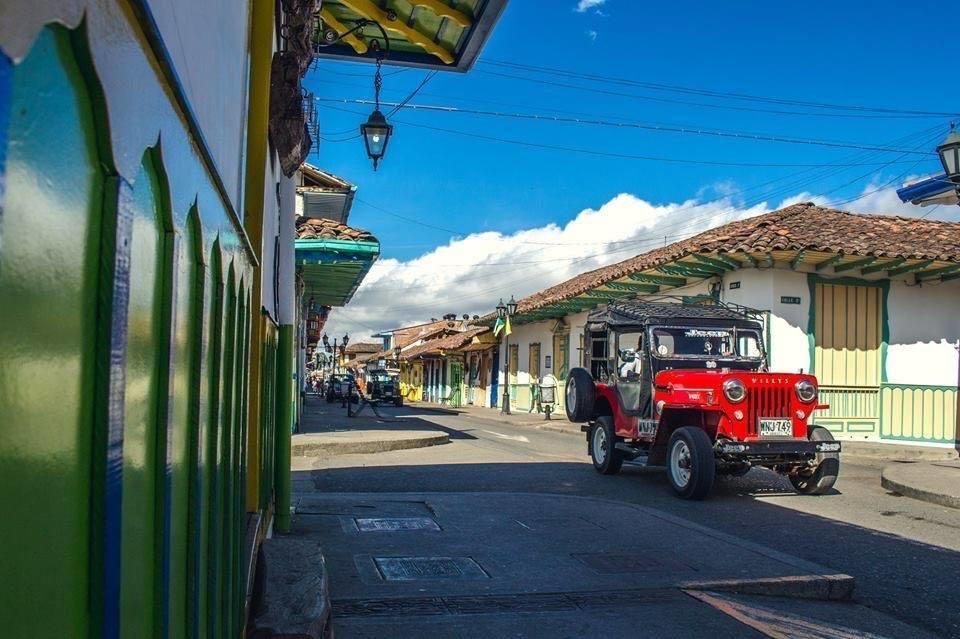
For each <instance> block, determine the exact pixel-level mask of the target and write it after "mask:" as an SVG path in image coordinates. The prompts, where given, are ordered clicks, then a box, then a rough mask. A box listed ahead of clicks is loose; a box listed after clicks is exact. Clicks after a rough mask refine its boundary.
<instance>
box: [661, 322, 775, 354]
mask: <svg viewBox="0 0 960 639" xmlns="http://www.w3.org/2000/svg"><path fill="white" fill-rule="evenodd" d="M650 338H651V341H650V353H651V354H652V355H654V356H655V357H659V358H661V359H673V358H679V359H744V360H759V359H762V358H763V350H762V348H761V346H760V344H761V342H760V339H761V338H760V332H759V331H756V330H753V329H749V328H737V327H731V328H724V327H717V326H709V327H706V326H656V327H654V328H651V329H650Z"/></svg>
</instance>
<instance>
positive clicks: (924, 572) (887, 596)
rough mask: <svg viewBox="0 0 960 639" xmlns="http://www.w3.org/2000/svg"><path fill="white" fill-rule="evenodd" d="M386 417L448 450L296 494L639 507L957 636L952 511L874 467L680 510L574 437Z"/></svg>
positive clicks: (734, 492) (726, 490)
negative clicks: (814, 489) (905, 489)
mask: <svg viewBox="0 0 960 639" xmlns="http://www.w3.org/2000/svg"><path fill="white" fill-rule="evenodd" d="M389 412H390V414H391V415H392V416H394V417H395V418H396V419H399V420H402V421H403V422H404V423H405V424H408V427H409V428H413V429H442V430H446V431H447V432H448V433H449V434H450V438H451V443H450V444H448V445H444V446H436V447H432V448H426V449H418V450H405V451H396V452H390V453H379V454H375V455H342V456H339V457H332V458H326V459H322V460H318V461H317V462H316V463H314V464H313V469H312V470H309V471H306V470H301V471H299V472H296V473H295V476H294V479H295V485H298V486H299V487H300V489H301V490H302V491H306V492H311V493H314V494H321V495H322V494H332V493H397V492H404V493H445V492H449V493H545V494H555V495H571V496H578V497H589V498H600V499H605V500H614V501H620V502H624V503H628V504H637V505H642V506H644V507H648V508H653V509H657V510H658V511H662V512H664V513H667V514H669V515H673V516H676V517H680V518H683V519H685V520H687V521H689V522H693V523H695V524H700V525H703V526H707V527H709V528H712V529H716V530H719V531H721V532H723V533H726V534H729V535H732V536H735V537H737V538H739V539H743V540H746V541H750V542H754V543H757V544H761V545H763V546H766V547H769V548H772V549H774V550H778V551H781V552H784V553H788V554H790V555H793V556H796V557H799V558H801V559H804V560H807V561H811V562H815V563H817V564H820V565H823V566H826V567H829V568H830V569H832V570H834V571H836V572H839V573H846V574H849V575H853V576H854V577H856V580H857V586H856V592H855V600H856V602H857V603H859V604H861V605H862V606H861V608H862V609H863V610H872V611H875V612H876V613H878V616H879V617H881V618H883V617H884V616H886V617H888V618H891V619H893V620H897V621H900V622H903V623H905V624H908V625H909V626H912V627H915V628H918V629H923V630H925V631H926V632H928V633H931V634H934V635H938V636H943V637H960V604H958V597H957V594H958V592H960V511H958V510H952V509H949V508H943V507H939V506H935V505H931V504H927V503H924V502H919V501H914V500H911V499H909V498H905V497H899V496H896V495H892V494H890V493H888V492H887V491H885V490H884V489H883V488H881V486H880V467H879V466H870V465H862V464H855V463H849V462H842V466H841V474H840V479H839V481H838V483H837V486H836V491H835V493H834V494H831V495H825V496H821V497H805V496H798V495H796V494H794V493H793V492H792V491H791V490H790V486H789V483H788V482H786V481H785V480H784V479H782V478H780V477H778V476H777V475H775V474H773V473H770V472H767V471H764V470H754V471H751V472H750V473H749V474H747V475H746V476H744V477H742V478H737V479H721V480H718V482H717V484H716V485H715V487H714V491H713V493H712V495H711V497H710V498H709V499H708V500H707V501H703V502H687V501H683V500H680V499H677V498H676V497H674V496H673V494H672V492H671V491H670V488H669V485H668V484H667V481H666V478H665V476H664V475H663V473H662V472H660V471H657V470H656V469H642V468H637V467H630V466H625V467H624V470H623V471H622V472H621V473H620V474H619V475H617V476H612V477H611V476H601V475H599V474H597V473H596V472H595V471H594V470H593V467H592V466H591V465H590V462H589V458H588V457H587V456H586V446H585V442H584V439H583V438H582V437H579V436H576V435H571V434H566V433H556V432H549V431H541V430H537V429H533V428H529V427H516V426H511V425H508V424H504V423H500V422H495V421H490V420H486V419H482V418H477V417H472V416H470V417H468V416H462V415H455V414H443V413H435V412H432V411H423V410H418V409H391V410H390V411H389ZM301 468H302V466H301ZM334 594H336V593H334ZM520 636H525V635H520ZM745 636H746V635H745Z"/></svg>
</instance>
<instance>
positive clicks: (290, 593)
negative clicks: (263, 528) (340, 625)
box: [247, 536, 330, 639]
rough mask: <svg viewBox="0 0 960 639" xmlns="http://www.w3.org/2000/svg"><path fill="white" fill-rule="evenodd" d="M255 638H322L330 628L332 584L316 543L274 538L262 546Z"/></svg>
mask: <svg viewBox="0 0 960 639" xmlns="http://www.w3.org/2000/svg"><path fill="white" fill-rule="evenodd" d="M257 579H258V582H259V585H260V592H259V595H260V596H259V598H258V600H259V601H258V605H257V607H256V611H255V613H254V617H253V623H252V624H251V628H250V631H249V634H248V635H247V636H248V637H250V638H251V639H271V638H277V637H286V638H289V639H322V637H325V636H328V635H327V634H325V633H326V631H327V630H328V629H329V626H330V582H329V579H328V578H327V568H326V562H325V561H324V558H323V551H322V549H321V548H320V546H319V545H318V544H317V543H316V542H312V541H309V540H306V539H300V538H296V537H288V536H284V537H272V538H269V539H265V540H264V541H263V544H262V545H261V547H260V562H259V566H258V574H257Z"/></svg>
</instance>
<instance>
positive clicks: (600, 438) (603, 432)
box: [590, 417, 623, 475]
mask: <svg viewBox="0 0 960 639" xmlns="http://www.w3.org/2000/svg"><path fill="white" fill-rule="evenodd" d="M616 444H617V435H616V433H615V432H614V430H613V418H612V417H601V418H600V419H598V420H597V421H596V422H594V424H593V430H592V431H591V432H590V459H591V460H593V467H594V468H595V469H596V470H597V472H598V473H600V474H601V475H616V474H617V473H619V472H620V467H621V466H623V453H622V452H620V451H619V450H617V445H616Z"/></svg>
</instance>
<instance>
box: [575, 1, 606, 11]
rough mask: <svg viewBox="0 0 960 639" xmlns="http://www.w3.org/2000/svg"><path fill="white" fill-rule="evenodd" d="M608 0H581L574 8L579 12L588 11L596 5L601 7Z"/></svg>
mask: <svg viewBox="0 0 960 639" xmlns="http://www.w3.org/2000/svg"><path fill="white" fill-rule="evenodd" d="M606 2H607V0H579V1H578V2H577V6H576V8H575V9H574V11H576V12H577V13H586V12H587V11H589V10H590V9H593V8H594V7H600V6H603V5H604V4H606Z"/></svg>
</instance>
